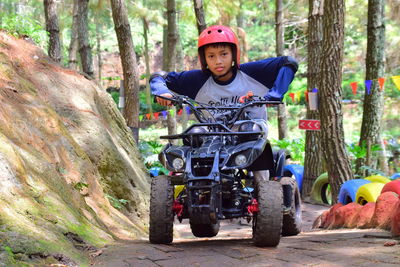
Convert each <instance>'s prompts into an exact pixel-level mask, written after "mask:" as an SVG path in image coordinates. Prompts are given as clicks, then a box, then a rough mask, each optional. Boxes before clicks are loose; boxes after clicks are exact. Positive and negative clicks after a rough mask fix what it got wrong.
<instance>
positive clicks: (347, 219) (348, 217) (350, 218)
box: [340, 202, 363, 228]
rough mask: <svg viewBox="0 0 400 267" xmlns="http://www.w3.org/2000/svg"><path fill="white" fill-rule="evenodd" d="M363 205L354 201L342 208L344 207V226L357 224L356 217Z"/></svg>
mask: <svg viewBox="0 0 400 267" xmlns="http://www.w3.org/2000/svg"><path fill="white" fill-rule="evenodd" d="M362 207H363V206H362V205H360V204H358V203H355V202H352V203H349V204H347V205H346V206H345V207H343V208H340V209H343V211H342V212H341V214H342V215H343V221H344V223H343V227H346V228H355V227H356V225H357V222H356V221H355V218H357V216H358V214H359V212H360V210H361V209H362Z"/></svg>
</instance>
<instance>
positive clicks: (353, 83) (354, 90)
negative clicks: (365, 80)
mask: <svg viewBox="0 0 400 267" xmlns="http://www.w3.org/2000/svg"><path fill="white" fill-rule="evenodd" d="M350 86H351V90H352V91H353V95H356V94H357V87H358V82H352V83H350Z"/></svg>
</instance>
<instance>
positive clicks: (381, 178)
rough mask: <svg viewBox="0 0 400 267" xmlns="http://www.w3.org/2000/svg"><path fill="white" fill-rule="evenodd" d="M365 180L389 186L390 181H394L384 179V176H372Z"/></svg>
mask: <svg viewBox="0 0 400 267" xmlns="http://www.w3.org/2000/svg"><path fill="white" fill-rule="evenodd" d="M364 179H365V180H368V181H371V182H373V183H381V184H387V183H389V182H390V181H392V180H390V179H389V178H387V177H384V176H382V175H371V176H368V177H365V178H364Z"/></svg>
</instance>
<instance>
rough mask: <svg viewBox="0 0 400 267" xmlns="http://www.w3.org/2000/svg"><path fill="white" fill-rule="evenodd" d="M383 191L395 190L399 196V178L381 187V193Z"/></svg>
mask: <svg viewBox="0 0 400 267" xmlns="http://www.w3.org/2000/svg"><path fill="white" fill-rule="evenodd" d="M385 192H395V193H396V194H397V195H399V196H400V180H394V181H391V182H389V183H387V184H385V186H384V187H383V188H382V191H381V194H382V193H385Z"/></svg>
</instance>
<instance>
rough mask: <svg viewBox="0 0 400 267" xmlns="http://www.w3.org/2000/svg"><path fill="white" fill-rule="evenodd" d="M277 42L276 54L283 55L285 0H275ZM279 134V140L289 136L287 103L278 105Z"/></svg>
mask: <svg viewBox="0 0 400 267" xmlns="http://www.w3.org/2000/svg"><path fill="white" fill-rule="evenodd" d="M275 8H276V11H275V23H276V25H275V36H276V39H275V44H276V55H277V56H278V57H280V56H283V50H284V44H285V39H284V31H285V29H284V25H283V1H282V0H276V1H275ZM278 136H279V140H282V139H285V138H287V136H288V133H287V114H286V106H285V104H280V105H279V106H278Z"/></svg>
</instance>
